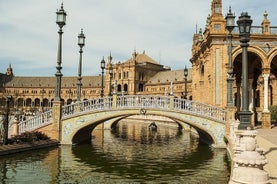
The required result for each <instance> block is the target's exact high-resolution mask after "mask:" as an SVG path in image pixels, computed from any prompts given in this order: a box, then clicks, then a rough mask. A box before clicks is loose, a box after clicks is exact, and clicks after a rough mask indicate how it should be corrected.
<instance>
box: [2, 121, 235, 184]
mask: <svg viewBox="0 0 277 184" xmlns="http://www.w3.org/2000/svg"><path fill="white" fill-rule="evenodd" d="M157 125H158V130H157V131H149V130H148V124H147V123H140V124H137V123H132V122H120V123H119V124H118V126H117V128H115V129H114V130H112V131H111V130H100V129H99V130H94V131H93V138H92V140H91V141H88V142H87V143H83V144H80V145H74V146H60V147H59V148H50V149H44V150H37V151H32V152H25V153H20V154H14V155H10V156H4V157H3V156H2V157H0V183H2V184H10V183H16V184H18V183H32V184H36V183H38V184H44V183H45V184H58V183H62V184H77V183H78V184H79V183H80V184H81V183H88V184H90V183H92V184H94V183H95V184H102V183H103V184H109V183H112V184H114V183H118V184H138V183H150V184H152V183H153V184H156V183H163V184H164V183H170V184H177V183H178V184H179V183H184V184H198V183H201V184H206V183H207V184H216V183H218V184H225V183H228V180H229V175H230V169H229V164H230V161H229V158H228V156H227V153H226V150H224V149H213V148H211V147H210V146H208V145H201V144H200V143H199V142H198V137H197V136H196V135H195V134H194V133H190V132H188V131H179V130H178V128H177V127H174V126H164V125H162V124H157Z"/></svg>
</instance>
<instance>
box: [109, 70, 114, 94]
mask: <svg viewBox="0 0 277 184" xmlns="http://www.w3.org/2000/svg"><path fill="white" fill-rule="evenodd" d="M109 74H110V91H109V95H110V96H112V76H113V67H112V65H111V66H110V69H109Z"/></svg>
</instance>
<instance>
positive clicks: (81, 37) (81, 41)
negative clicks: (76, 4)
mask: <svg viewBox="0 0 277 184" xmlns="http://www.w3.org/2000/svg"><path fill="white" fill-rule="evenodd" d="M85 38H86V37H85V35H84V33H83V29H81V33H80V34H79V35H78V45H79V47H80V51H79V53H80V59H79V67H78V82H77V101H78V102H79V101H81V87H82V53H83V47H84V46H85Z"/></svg>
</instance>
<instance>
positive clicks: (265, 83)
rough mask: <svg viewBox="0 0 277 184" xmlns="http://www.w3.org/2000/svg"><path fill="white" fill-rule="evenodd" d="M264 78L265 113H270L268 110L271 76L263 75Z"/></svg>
mask: <svg viewBox="0 0 277 184" xmlns="http://www.w3.org/2000/svg"><path fill="white" fill-rule="evenodd" d="M263 78H264V109H263V112H269V110H268V78H269V74H263Z"/></svg>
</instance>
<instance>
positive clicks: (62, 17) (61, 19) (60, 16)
mask: <svg viewBox="0 0 277 184" xmlns="http://www.w3.org/2000/svg"><path fill="white" fill-rule="evenodd" d="M56 14H57V20H56V23H57V24H58V26H59V28H60V29H59V31H58V33H59V46H58V56H57V66H56V68H57V72H56V74H55V76H56V80H57V84H56V89H55V98H54V100H55V101H61V80H62V76H63V74H62V73H61V69H62V66H61V64H62V34H63V30H62V28H63V26H64V25H65V22H66V12H65V11H64V9H63V4H62V5H61V9H60V10H58V11H57V12H56Z"/></svg>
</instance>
